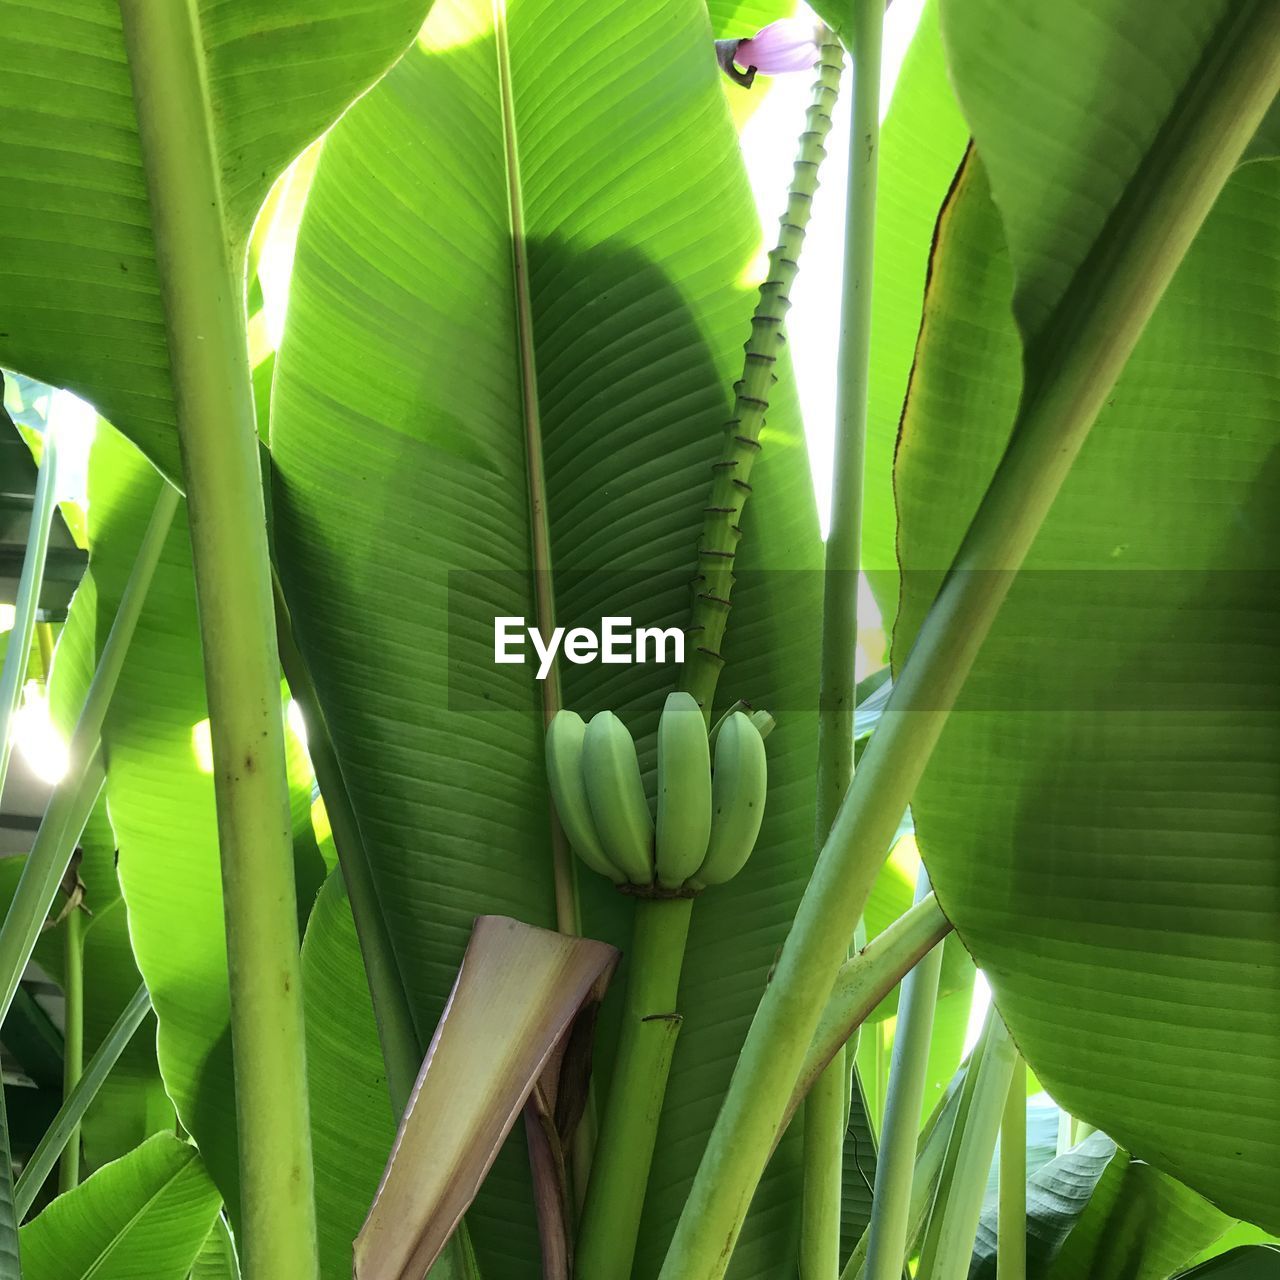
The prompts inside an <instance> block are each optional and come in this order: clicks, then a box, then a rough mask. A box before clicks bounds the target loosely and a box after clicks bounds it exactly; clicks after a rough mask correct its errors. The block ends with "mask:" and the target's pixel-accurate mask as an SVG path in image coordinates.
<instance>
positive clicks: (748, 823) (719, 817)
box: [690, 711, 772, 888]
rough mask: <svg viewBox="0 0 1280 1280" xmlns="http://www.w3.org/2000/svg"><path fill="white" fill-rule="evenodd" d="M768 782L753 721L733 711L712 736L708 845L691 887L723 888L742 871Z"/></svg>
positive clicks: (757, 829)
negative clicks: (714, 762) (712, 769)
mask: <svg viewBox="0 0 1280 1280" xmlns="http://www.w3.org/2000/svg"><path fill="white" fill-rule="evenodd" d="M757 714H759V713H757ZM770 727H772V726H770ZM768 777H769V775H768V764H767V761H766V759H765V751H764V738H763V737H762V736H761V734H760V730H759V729H758V728H757V727H756V725H755V723H754V722H753V718H752V717H751V716H748V715H745V714H744V713H743V712H741V711H735V712H734V713H733V714H732V715H730V716H729V717H728V719H727V720H725V721H724V723H723V724H721V726H720V732H719V734H718V735H717V736H716V765H715V772H714V774H713V775H712V789H711V806H712V816H711V839H710V841H709V843H708V845H707V856H706V858H705V859H704V860H703V862H702V865H701V866H700V867H699V868H698V870H697V872H696V873H695V875H694V876H693V877H692V879H691V880H690V884H691V885H692V886H693V887H695V888H704V887H706V886H707V885H713V884H723V883H724V882H725V881H726V880H732V879H733V877H734V876H736V875H737V874H738V872H739V871H741V870H742V868H743V866H744V865H745V864H746V861H747V859H748V858H749V857H750V856H751V850H752V849H754V848H755V843H756V837H757V836H758V835H759V834H760V823H761V822H762V821H763V820H764V802H765V794H766V791H767V787H768Z"/></svg>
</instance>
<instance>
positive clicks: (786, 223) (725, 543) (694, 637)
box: [683, 32, 844, 722]
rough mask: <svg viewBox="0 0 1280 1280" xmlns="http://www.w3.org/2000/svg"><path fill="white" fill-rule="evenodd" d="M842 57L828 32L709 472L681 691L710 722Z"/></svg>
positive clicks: (834, 38)
mask: <svg viewBox="0 0 1280 1280" xmlns="http://www.w3.org/2000/svg"><path fill="white" fill-rule="evenodd" d="M843 65H844V53H843V50H842V49H841V47H840V42H839V40H837V39H836V37H835V36H834V35H832V34H831V33H830V32H827V33H826V34H825V36H824V38H823V43H822V49H821V53H820V55H819V61H818V66H817V80H816V82H815V83H814V87H813V101H812V103H811V104H810V106H809V109H808V112H807V114H806V121H807V124H808V128H807V129H806V130H805V132H804V134H802V135H801V139H800V152H799V155H798V156H797V158H796V163H795V178H794V179H793V181H792V184H791V190H790V193H789V195H788V198H787V208H786V212H785V213H784V214H783V215H782V220H781V224H780V227H779V236H778V245H777V247H776V248H775V249H774V250H773V252H772V253H770V255H769V278H768V279H767V280H766V281H765V282H764V284H762V285H761V286H760V300H759V302H758V303H757V304H756V310H755V315H753V316H752V318H751V337H750V338H749V339H748V340H747V343H746V346H745V348H744V350H745V352H746V357H745V360H744V365H743V373H742V378H741V380H740V381H739V382H738V383H737V385H736V386H735V387H734V393H735V396H734V408H733V417H732V418H731V419H730V420H729V422H728V423H727V424H726V425H725V429H724V444H723V447H722V449H721V452H720V457H719V459H718V460H717V461H716V462H715V463H713V464H712V482H711V497H710V501H709V502H708V504H707V506H706V507H705V508H704V511H703V526H702V536H701V538H700V540H699V543H698V572H697V577H696V578H695V581H694V585H695V597H694V602H693V618H692V624H691V626H690V628H689V647H688V657H687V658H686V660H685V669H684V680H683V688H685V689H687V690H688V691H689V692H690V693H691V694H693V696H694V697H695V698H696V699H697V700H698V705H699V706H701V708H702V713H703V715H704V716H705V717H706V718H707V720H708V722H710V718H711V704H712V702H713V700H714V698H715V691H716V683H717V681H718V680H719V678H720V670H721V668H722V667H723V666H724V658H723V657H722V656H721V653H720V646H721V643H722V641H723V639H724V632H725V626H726V625H727V623H728V620H729V610H730V608H731V607H732V606H731V602H730V597H731V595H732V592H733V581H734V578H733V562H734V557H735V556H736V554H737V549H738V540H739V539H740V538H741V537H742V529H741V527H740V525H739V521H740V520H741V519H742V510H743V508H744V507H745V506H746V502H747V498H748V497H749V496H750V494H751V467H752V464H753V463H754V462H755V457H756V454H757V453H759V452H760V431H761V429H762V428H763V426H764V420H765V414H766V413H767V412H768V409H769V396H770V393H771V391H772V388H773V384H774V382H776V381H777V375H776V374H775V373H774V371H773V370H774V366H775V365H776V364H777V362H778V355H779V353H780V352H781V350H782V346H783V344H784V342H785V341H786V337H785V335H784V334H783V331H782V325H783V320H784V318H785V317H786V314H787V311H788V310H789V309H790V306H791V299H790V292H791V287H792V285H793V284H794V283H795V278H796V272H797V271H798V270H799V262H800V250H801V248H802V247H803V245H804V236H805V229H806V228H807V226H808V224H809V213H810V209H811V207H812V204H813V197H814V194H815V193H816V191H817V189H818V170H819V166H820V165H821V163H822V161H823V159H824V158H825V157H826V154H827V153H826V148H825V146H824V145H823V144H824V143H825V142H826V138H827V134H828V133H830V131H831V110H832V108H833V106H834V105H835V100H836V92H837V90H838V88H839V85H840V71H841V68H842V67H843Z"/></svg>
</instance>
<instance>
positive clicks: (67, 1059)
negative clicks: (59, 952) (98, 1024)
mask: <svg viewBox="0 0 1280 1280" xmlns="http://www.w3.org/2000/svg"><path fill="white" fill-rule="evenodd" d="M63 929H64V930H65V932H64V934H63V939H62V940H63V969H64V973H63V983H62V991H63V995H64V997H65V1001H64V1018H63V1024H62V1096H63V1099H64V1100H65V1099H66V1098H69V1097H70V1096H71V1092H72V1090H73V1089H75V1087H76V1085H78V1084H79V1083H80V1077H81V1075H82V1074H83V1072H84V917H83V916H82V915H81V914H80V907H79V904H77V903H73V904H72V907H71V910H70V911H69V912H68V913H67V918H66V920H65V921H64V922H63ZM79 1183H80V1126H79V1125H78V1124H77V1125H76V1127H75V1128H74V1129H72V1131H71V1133H70V1134H69V1135H68V1137H67V1145H66V1146H65V1147H64V1148H63V1149H62V1163H61V1165H60V1166H59V1168H58V1193H59V1195H62V1194H65V1193H66V1192H68V1191H72V1190H74V1189H75V1188H76V1187H77V1186H78V1185H79Z"/></svg>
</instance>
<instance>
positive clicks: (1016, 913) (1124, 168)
mask: <svg viewBox="0 0 1280 1280" xmlns="http://www.w3.org/2000/svg"><path fill="white" fill-rule="evenodd" d="M1229 9H1232V6H1229V5H1226V4H1222V3H1216V4H1202V3H1200V2H1199V0H1194V2H1191V0H1188V2H1186V3H1176V4H1168V3H1161V4H1135V3H1132V0H1124V2H1123V3H1121V2H1120V0H1107V2H1105V3H1104V2H1103V0H1094V3H1082V2H1081V3H1070V4H1062V5H1058V6H1053V7H1051V8H1045V7H1044V6H1042V5H1038V4H1034V3H1031V0H1025V2H1023V3H1014V4H1008V3H1002V4H995V3H988V2H987V0H971V2H969V3H965V4H957V3H953V4H950V5H947V4H945V3H944V7H943V17H944V34H945V36H946V39H947V43H948V50H949V57H950V63H951V74H952V77H953V80H954V82H955V84H956V87H957V92H958V94H959V97H960V100H961V102H962V104H963V105H964V107H965V109H966V112H967V114H968V116H969V119H970V121H971V123H972V125H973V128H974V132H975V140H976V146H977V149H978V152H979V154H980V157H981V161H979V160H978V159H974V160H972V161H971V162H970V163H969V164H968V166H967V168H966V172H965V175H964V178H963V180H962V181H961V183H960V184H959V186H958V188H957V190H956V191H955V193H954V194H953V196H952V198H951V201H950V204H949V206H948V209H947V211H946V213H945V215H944V217H943V220H942V222H941V225H940V228H939V234H938V241H937V245H936V248H935V253H934V257H933V263H932V276H931V281H930V287H929V293H928V297H927V299H926V308H925V323H924V327H923V330H922V334H921V338H920V344H919V349H918V352H917V358H916V366H915V371H914V375H913V378H912V383H911V388H910V393H909V397H908V400H907V404H906V410H905V414H904V419H903V425H902V433H901V438H900V441H899V444H898V454H897V469H896V477H895V478H896V485H897V493H898V501H899V516H900V520H901V534H900V541H899V550H900V555H901V561H902V565H903V569H904V579H903V582H904V596H903V611H902V614H901V616H900V619H899V624H898V631H897V636H896V640H895V657H896V660H897V661H899V662H900V661H901V660H902V659H903V658H904V657H905V655H906V653H907V651H908V649H909V647H910V642H911V638H912V636H913V635H914V633H915V629H916V627H917V626H918V623H919V620H920V617H921V616H922V613H923V611H924V609H925V608H926V607H927V605H928V603H929V600H930V599H931V598H932V593H933V591H934V590H935V589H936V585H937V581H938V574H937V572H936V571H937V570H940V569H942V568H944V567H945V566H946V565H947V564H948V563H949V561H950V559H951V556H952V554H953V552H954V550H955V547H956V545H957V543H958V541H959V539H960V537H961V535H962V534H963V532H964V529H965V526H966V524H967V522H968V519H969V517H970V515H971V514H972V512H973V510H974V508H975V506H976V504H977V502H978V500H979V499H980V497H981V495H982V492H983V489H984V487H985V485H986V482H987V480H988V478H989V477H990V474H991V472H992V470H993V469H994V466H995V464H996V462H997V461H998V459H999V456H1000V454H1001V452H1002V450H1003V448H1004V445H1005V442H1006V439H1007V437H1008V433H1009V429H1010V424H1011V422H1012V419H1013V413H1014V409H1015V406H1016V404H1017V401H1018V397H1019V394H1020V392H1021V390H1022V387H1023V368H1024V365H1025V370H1026V379H1027V393H1028V394H1030V393H1031V391H1032V389H1033V388H1034V381H1035V377H1036V372H1037V367H1038V361H1039V360H1040V359H1041V358H1042V355H1041V354H1040V353H1039V352H1038V351H1037V348H1036V345H1035V344H1036V337H1037V335H1038V334H1039V333H1040V332H1041V331H1042V328H1043V325H1044V323H1045V317H1046V316H1047V315H1048V314H1049V313H1050V311H1051V310H1052V308H1053V307H1054V306H1055V305H1056V304H1057V302H1058V301H1059V300H1060V298H1061V297H1062V295H1063V292H1064V290H1066V289H1067V288H1068V287H1069V284H1070V281H1071V279H1072V276H1073V274H1074V273H1075V272H1076V270H1077V269H1078V268H1079V265H1080V263H1081V261H1082V260H1083V257H1084V254H1085V253H1086V252H1087V250H1088V248H1089V244H1090V242H1091V240H1092V238H1093V237H1094V236H1095V235H1096V234H1097V232H1098V229H1099V227H1100V226H1101V225H1102V222H1103V220H1104V219H1105V217H1106V215H1107V213H1108V211H1109V210H1110V209H1111V208H1112V207H1113V206H1114V204H1115V202H1116V200H1117V198H1118V196H1119V193H1120V191H1121V190H1122V189H1123V186H1124V184H1125V182H1126V180H1127V179H1128V177H1129V176H1130V175H1131V174H1132V173H1133V171H1134V169H1135V167H1136V166H1137V165H1138V164H1139V163H1140V161H1141V160H1142V158H1143V155H1144V153H1145V150H1146V148H1147V146H1148V145H1149V143H1150V141H1151V139H1152V138H1153V136H1154V135H1155V133H1156V132H1157V130H1158V129H1159V127H1160V124H1161V122H1162V120H1163V118H1164V116H1165V115H1166V114H1167V112H1168V110H1169V109H1170V106H1171V104H1172V103H1173V101H1174V100H1175V98H1176V96H1177V94H1178V92H1179V89H1180V86H1181V84H1182V83H1183V82H1184V80H1185V79H1186V77H1187V74H1188V72H1189V70H1190V68H1191V67H1192V66H1193V65H1194V63H1195V62H1196V60H1197V59H1198V58H1199V57H1200V56H1201V55H1202V53H1203V51H1204V50H1205V48H1206V47H1207V46H1208V45H1209V44H1211V43H1212V39H1213V36H1212V33H1213V31H1214V30H1215V29H1216V24H1217V23H1218V22H1219V20H1220V19H1221V18H1222V17H1223V15H1224V14H1225V13H1226V12H1227V11H1228V10H1229ZM988 174H989V182H990V192H991V193H994V199H993V198H992V194H990V193H989V190H988ZM1277 212H1280V173H1278V172H1277V168H1276V166H1275V165H1274V163H1272V162H1267V161H1258V162H1254V163H1250V164H1247V165H1245V166H1244V167H1242V168H1241V169H1240V170H1239V171H1238V173H1237V174H1236V176H1235V177H1234V178H1233V179H1232V181H1231V182H1230V184H1229V185H1228V187H1227V189H1226V190H1225V191H1224V193H1223V195H1222V197H1221V199H1220V200H1219V202H1218V204H1217V207H1216V208H1215V210H1214V211H1213V213H1212V214H1211V215H1210V218H1209V220H1208V222H1207V223H1206V225H1205V226H1204V228H1203V230H1202V232H1201V234H1200V236H1199V238H1198V239H1197V241H1196V243H1195V245H1194V246H1193V248H1192V250H1191V252H1190V254H1189V256H1188V258H1187V260H1186V261H1185V262H1184V264H1183V266H1182V268H1181V270H1180V272H1179V273H1178V275H1177V277H1176V278H1175V280H1174V282H1173V284H1172V286H1171V287H1170V289H1169V292H1168V294H1167V295H1166V297H1165V299H1164V300H1163V302H1162V304H1161V305H1160V307H1159V309H1158V311H1157V313H1156V315H1155V317H1154V319H1153V320H1152V322H1151V325H1150V326H1149V328H1148V331H1147V333H1146V335H1145V336H1144V338H1143V340H1142V342H1141V344H1140V345H1139V347H1138V349H1137V351H1136V353H1135V354H1134V356H1133V358H1132V360H1131V362H1130V364H1129V367H1128V368H1127V369H1126V371H1125V373H1124V375H1123V376H1122V378H1121V380H1120V382H1119V383H1118V384H1117V386H1116V388H1115V391H1114V394H1113V395H1112V397H1111V399H1110V400H1109V402H1108V404H1107V407H1106V408H1105V410H1104V411H1103V413H1102V415H1101V417H1100V419H1099V421H1098V425H1097V427H1096V428H1095V430H1094V433H1093V436H1092V438H1091V439H1090V441H1089V443H1088V445H1087V446H1086V448H1085V450H1084V452H1083V454H1082V456H1081V458H1080V460H1079V462H1078V464H1077V465H1076V468H1075V470H1074V472H1073V473H1072V475H1071V477H1070V478H1069V479H1068V482H1067V484H1066V486H1065V488H1064V490H1063V493H1062V495H1061V497H1060V498H1059V500H1058V503H1057V505H1056V506H1055V508H1054V510H1053V511H1052V512H1051V514H1050V516H1049V519H1048V521H1047V523H1046V525H1045V527H1044V529H1043V530H1042V532H1041V535H1040V537H1039V540H1038V542H1037V543H1036V546H1035V548H1034V550H1033V552H1032V555H1031V557H1030V560H1029V561H1028V565H1027V567H1026V568H1025V569H1024V571H1023V572H1022V574H1021V575H1020V577H1019V578H1018V580H1017V581H1016V583H1015V584H1014V587H1013V590H1012V592H1011V594H1010V597H1009V599H1008V602H1007V604H1006V605H1005V608H1004V610H1003V612H1002V614H1001V616H1000V618H999V620H998V622H997V624H996V627H995V629H994V631H993V633H992V636H991V638H990V641H989V642H988V644H987V645H986V647H985V648H984V650H983V654H982V656H981V658H980V660H979V662H978V665H977V667H976V669H975V671H974V674H973V676H972V677H971V678H970V681H969V685H968V688H967V691H966V693H965V695H964V698H963V699H962V703H961V707H960V709H959V710H958V711H957V713H956V714H955V715H954V716H953V717H952V719H951V723H950V724H949V725H948V728H947V730H946V733H945V734H944V736H943V739H942V741H941V744H940V746H939V748H938V751H937V753H936V755H935V756H934V758H933V761H932V762H931V765H930V767H929V770H928V772H927V773H926V776H925V779H924V782H923V784H922V786H921V788H920V791H919V793H918V795H917V797H916V799H915V801H914V802H913V811H914V814H915V818H916V824H917V835H918V838H919V840H920V844H921V847H922V850H923V852H924V856H925V860H926V862H927V864H928V866H929V871H930V874H931V876H932V878H933V882H934V884H935V886H936V889H937V892H938V896H939V899H940V901H941V902H942V904H943V906H944V908H945V909H946V911H947V913H948V915H949V916H950V917H951V918H952V920H953V921H954V922H955V924H956V925H957V928H958V929H959V931H960V933H961V936H962V938H963V939H964V941H965V943H966V945H968V947H969V948H970V950H971V951H972V952H973V954H974V956H975V958H976V959H977V961H978V963H979V965H980V966H982V967H983V968H984V969H985V970H986V971H987V972H988V974H989V975H990V977H991V979H992V984H993V987H994V988H995V991H996V994H997V998H998V1000H999V1003H1000V1008H1001V1011H1002V1013H1003V1014H1004V1016H1005V1018H1006V1020H1007V1022H1008V1024H1009V1026H1010V1029H1011V1030H1012V1032H1013V1034H1014V1036H1015V1038H1016V1039H1017V1041H1018V1044H1019V1046H1020V1048H1021V1049H1022V1051H1023V1053H1024V1054H1025V1056H1026V1057H1027V1059H1028V1061H1029V1062H1030V1064H1031V1065H1032V1067H1033V1068H1034V1070H1035V1071H1036V1073H1037V1075H1038V1076H1039V1077H1040V1079H1041V1080H1042V1081H1043V1082H1044V1083H1045V1085H1046V1087H1047V1088H1048V1089H1049V1090H1050V1091H1051V1092H1052V1093H1053V1094H1054V1096H1055V1097H1056V1098H1058V1099H1059V1100H1060V1101H1061V1102H1062V1103H1063V1105H1064V1106H1066V1107H1067V1108H1068V1109H1069V1110H1070V1111H1071V1112H1072V1113H1074V1114H1079V1115H1082V1116H1084V1117H1086V1118H1087V1119H1089V1120H1090V1121H1092V1122H1093V1123H1095V1124H1096V1125H1098V1126H1099V1127H1100V1128H1102V1129H1104V1130H1105V1131H1106V1132H1107V1133H1109V1134H1111V1135H1112V1136H1113V1137H1114V1138H1115V1139H1116V1140H1117V1141H1118V1142H1120V1143H1122V1145H1123V1146H1124V1147H1125V1148H1126V1149H1128V1150H1131V1151H1133V1152H1134V1154H1135V1155H1136V1156H1139V1157H1141V1158H1143V1159H1145V1160H1148V1161H1150V1162H1151V1163H1152V1164H1154V1165H1156V1166H1157V1167H1159V1168H1162V1169H1165V1170H1167V1171H1169V1172H1170V1173H1172V1174H1174V1175H1175V1176H1176V1177H1178V1178H1179V1179H1180V1180H1181V1181H1183V1182H1185V1183H1186V1184H1187V1185H1188V1186H1191V1187H1194V1188H1195V1189H1196V1190H1198V1191H1200V1192H1201V1193H1203V1194H1204V1195H1206V1196H1207V1197H1209V1198H1210V1199H1211V1200H1212V1201H1214V1202H1215V1203H1217V1204H1219V1205H1220V1206H1221V1207H1222V1208H1223V1209H1225V1210H1227V1211H1228V1212H1229V1213H1231V1214H1233V1215H1236V1216H1240V1217H1243V1218H1247V1219H1251V1220H1256V1221H1257V1222H1259V1223H1261V1224H1262V1225H1264V1226H1267V1227H1269V1228H1271V1229H1274V1227H1275V1224H1276V1223H1277V1221H1280V1218H1278V1216H1277V1213H1278V1211H1277V1207H1276V1204H1277V1202H1276V1199H1275V1196H1274V1193H1273V1188H1274V1187H1275V1186H1276V1185H1277V1184H1278V1183H1280V1094H1278V1093H1277V1091H1276V1088H1275V1079H1276V1074H1277V1069H1278V1068H1280V1005H1278V1004H1277V1003H1276V1001H1274V1000H1272V999H1269V998H1267V997H1266V996H1265V995H1264V994H1263V993H1267V992H1272V991H1274V990H1275V989H1276V987H1277V984H1278V983H1280V932H1278V931H1277V929H1276V920H1277V918H1278V911H1280V858H1278V857H1277V837H1278V835H1280V822H1278V820H1277V819H1278V815H1277V810H1276V805H1275V797H1274V787H1275V778H1276V776H1277V764H1278V763H1280V762H1278V759H1277V757H1278V756H1280V717H1278V716H1277V714H1276V701H1275V693H1274V690H1275V674H1274V673H1275V671H1276V669H1277V659H1278V658H1280V641H1278V639H1277V637H1278V635H1280V631H1278V630H1277V621H1278V619H1277V614H1276V609H1277V593H1276V589H1275V587H1276V574H1275V569H1276V561H1275V556H1276V547H1277V545H1280V544H1278V542H1277V537H1276V535H1277V525H1276V512H1277V510H1278V509H1280V506H1278V503H1277V498H1278V496H1280V495H1278V494H1277V483H1278V482H1280V472H1278V471H1277V466H1276V462H1277V454H1276V441H1275V434H1274V421H1275V412H1276V407H1277V398H1278V391H1280V388H1278V385H1277V377H1276V374H1277V370H1276V364H1275V349H1276V345H1277V338H1278V336H1280V295H1278V292H1277V291H1278V289H1280V263H1278V262H1277V258H1278V257H1280V231H1278V229H1277V228H1278V227H1280V220H1278V219H1277ZM1015 317H1016V324H1015V319H1014V318H1015Z"/></svg>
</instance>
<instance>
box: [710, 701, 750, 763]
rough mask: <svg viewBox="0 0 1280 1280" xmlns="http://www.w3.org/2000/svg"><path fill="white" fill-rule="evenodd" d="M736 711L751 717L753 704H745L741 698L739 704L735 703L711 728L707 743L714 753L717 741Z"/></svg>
mask: <svg viewBox="0 0 1280 1280" xmlns="http://www.w3.org/2000/svg"><path fill="white" fill-rule="evenodd" d="M736 711H745V712H746V714H747V715H750V714H751V704H750V703H749V702H743V700H742V699H741V698H739V699H738V700H737V702H735V703H734V704H733V706H731V707H730V708H729V710H728V711H726V712H725V713H724V714H723V715H722V716H721V717H720V719H719V720H717V721H716V722H715V724H713V725H712V726H711V732H710V733H709V734H708V735H707V741H708V742H709V743H710V745H711V750H712V752H713V753H714V751H715V749H716V739H717V738H718V737H719V736H720V730H721V729H723V728H724V726H725V725H727V724H728V723H729V717H730V716H731V715H733V714H734V712H736Z"/></svg>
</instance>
